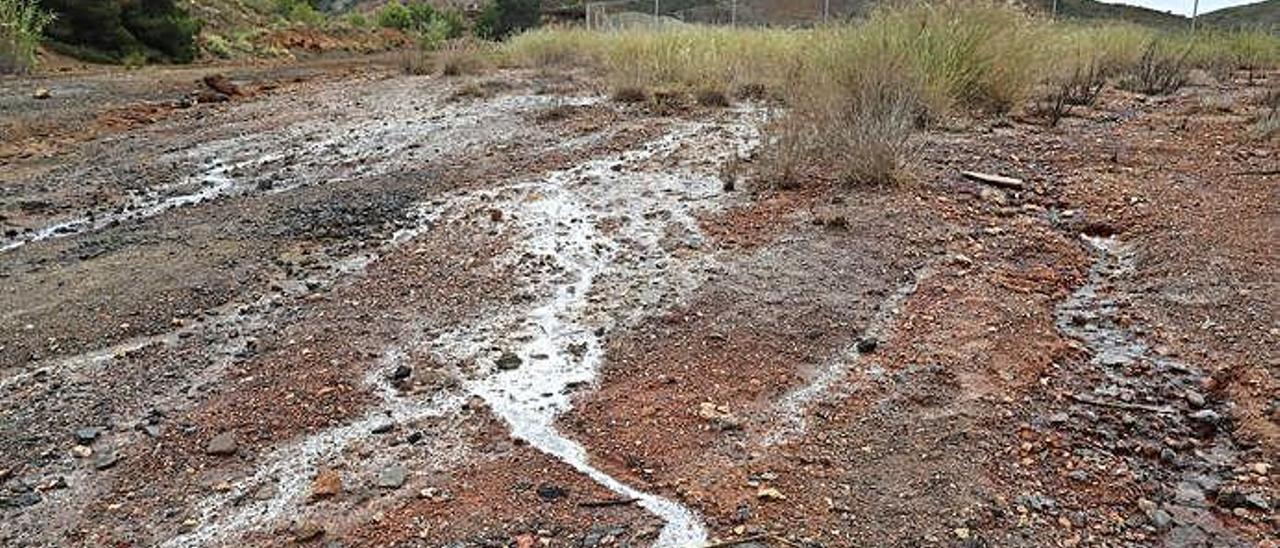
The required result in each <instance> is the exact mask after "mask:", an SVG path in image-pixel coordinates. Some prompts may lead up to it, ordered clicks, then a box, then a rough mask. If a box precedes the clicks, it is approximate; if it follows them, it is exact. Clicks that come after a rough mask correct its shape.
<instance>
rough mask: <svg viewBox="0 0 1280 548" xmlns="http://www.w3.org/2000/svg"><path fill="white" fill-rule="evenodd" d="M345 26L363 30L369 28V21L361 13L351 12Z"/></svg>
mask: <svg viewBox="0 0 1280 548" xmlns="http://www.w3.org/2000/svg"><path fill="white" fill-rule="evenodd" d="M347 24H348V25H351V26H353V27H355V28H358V29H363V28H366V27H368V26H369V20H368V19H367V18H365V16H364V14H362V13H358V12H352V13H350V14H348V15H347Z"/></svg>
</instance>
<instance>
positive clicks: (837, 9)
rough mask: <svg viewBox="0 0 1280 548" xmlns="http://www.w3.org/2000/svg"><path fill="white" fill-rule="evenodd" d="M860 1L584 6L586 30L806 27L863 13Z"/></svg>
mask: <svg viewBox="0 0 1280 548" xmlns="http://www.w3.org/2000/svg"><path fill="white" fill-rule="evenodd" d="M867 5H868V2H865V1H864V0H711V1H707V0H612V1H604V2H587V3H586V4H585V5H584V7H585V23H586V26H587V28H588V29H593V30H619V29H626V28H635V27H662V26H671V25H681V24H690V23H697V24H709V25H742V26H779V27H797V26H812V25H814V24H818V23H821V22H824V21H831V20H839V19H848V18H852V17H856V16H858V15H861V14H863V13H865V10H866V9H867Z"/></svg>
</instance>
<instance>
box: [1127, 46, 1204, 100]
mask: <svg viewBox="0 0 1280 548" xmlns="http://www.w3.org/2000/svg"><path fill="white" fill-rule="evenodd" d="M1189 51H1190V50H1182V51H1181V52H1178V51H1172V47H1171V46H1170V45H1167V44H1163V43H1161V42H1160V41H1159V40H1152V41H1151V42H1150V43H1148V44H1147V46H1146V48H1145V49H1143V51H1142V56H1141V57H1139V58H1138V62H1137V63H1134V64H1133V65H1132V66H1131V67H1129V70H1128V71H1127V72H1125V73H1124V74H1123V76H1121V78H1120V80H1119V82H1117V85H1119V86H1120V87H1121V88H1124V89H1127V90H1129V91H1136V92H1139V93H1145V94H1147V95H1164V94H1168V93H1173V92H1174V91H1177V90H1178V89H1179V88H1181V87H1182V86H1184V85H1186V84H1187V80H1188V79H1189V78H1190V67H1189V66H1188V64H1187V55H1188V53H1189Z"/></svg>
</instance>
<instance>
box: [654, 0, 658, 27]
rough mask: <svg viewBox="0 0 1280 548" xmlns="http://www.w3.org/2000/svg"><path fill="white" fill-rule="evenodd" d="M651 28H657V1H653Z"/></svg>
mask: <svg viewBox="0 0 1280 548" xmlns="http://www.w3.org/2000/svg"><path fill="white" fill-rule="evenodd" d="M653 26H654V27H657V26H658V0H653Z"/></svg>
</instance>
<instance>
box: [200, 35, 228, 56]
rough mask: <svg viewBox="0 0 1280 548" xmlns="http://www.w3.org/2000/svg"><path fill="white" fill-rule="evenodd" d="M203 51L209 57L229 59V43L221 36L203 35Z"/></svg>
mask: <svg viewBox="0 0 1280 548" xmlns="http://www.w3.org/2000/svg"><path fill="white" fill-rule="evenodd" d="M203 42H204V50H205V51H206V52H208V53H209V54H210V55H213V56H215V57H218V58H220V59H230V58H231V42H229V41H227V39H226V38H223V37H222V35H221V34H215V33H212V32H211V33H208V34H205V35H204V39H203Z"/></svg>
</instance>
